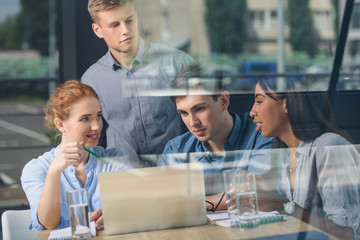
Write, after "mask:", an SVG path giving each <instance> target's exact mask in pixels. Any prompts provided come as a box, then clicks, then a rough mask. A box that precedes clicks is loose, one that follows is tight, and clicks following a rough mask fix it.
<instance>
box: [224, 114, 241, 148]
mask: <svg viewBox="0 0 360 240" xmlns="http://www.w3.org/2000/svg"><path fill="white" fill-rule="evenodd" d="M229 113H230V115H231V116H232V117H233V118H234V126H233V129H232V130H231V134H230V137H229V138H228V139H227V140H226V143H225V150H234V149H235V144H236V140H237V138H238V137H239V135H240V129H241V119H240V117H239V116H238V115H237V114H235V113H233V112H229ZM227 145H229V146H230V149H226V146H227Z"/></svg>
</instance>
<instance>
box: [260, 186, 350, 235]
mask: <svg viewBox="0 0 360 240" xmlns="http://www.w3.org/2000/svg"><path fill="white" fill-rule="evenodd" d="M258 201H259V210H261V211H274V210H277V211H283V208H284V203H286V202H288V201H289V200H288V199H287V198H286V197H283V196H281V195H280V194H278V193H277V192H275V191H258ZM291 216H293V217H295V218H297V219H300V220H301V221H303V222H306V223H308V224H310V225H312V226H314V227H317V228H319V229H321V230H323V231H325V232H328V233H330V234H332V235H334V236H336V237H339V238H341V239H353V238H354V235H353V230H352V229H351V228H349V227H341V226H339V225H336V224H335V223H334V222H333V221H331V220H329V219H327V218H324V217H320V216H317V215H315V214H311V212H309V211H308V210H305V209H303V208H302V207H300V206H298V205H296V204H295V211H294V213H292V214H291Z"/></svg>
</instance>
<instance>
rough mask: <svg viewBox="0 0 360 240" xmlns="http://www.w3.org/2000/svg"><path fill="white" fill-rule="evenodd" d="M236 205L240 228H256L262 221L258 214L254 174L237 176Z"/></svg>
mask: <svg viewBox="0 0 360 240" xmlns="http://www.w3.org/2000/svg"><path fill="white" fill-rule="evenodd" d="M234 178H235V189H236V190H235V192H236V204H237V210H238V214H239V222H240V227H241V228H243V229H248V228H256V227H258V226H259V224H260V221H259V219H258V217H257V214H258V198H257V192H256V178H255V174H254V173H250V172H240V173H237V174H236V175H235V177H234Z"/></svg>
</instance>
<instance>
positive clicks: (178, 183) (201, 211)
mask: <svg viewBox="0 0 360 240" xmlns="http://www.w3.org/2000/svg"><path fill="white" fill-rule="evenodd" d="M99 186H100V197H101V203H102V213H103V220H104V231H105V233H106V234H107V235H114V234H123V233H132V232H143V231H151V230H160V229H168V228H176V227H188V226H197V225H202V224H206V223H207V218H206V208H205V188H204V174H203V166H202V164H201V163H186V164H177V165H170V166H163V167H153V168H139V169H130V170H126V171H120V172H110V173H101V174H99Z"/></svg>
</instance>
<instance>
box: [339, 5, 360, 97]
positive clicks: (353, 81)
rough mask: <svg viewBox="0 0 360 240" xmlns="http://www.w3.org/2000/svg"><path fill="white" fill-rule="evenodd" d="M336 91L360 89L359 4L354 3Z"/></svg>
mask: <svg viewBox="0 0 360 240" xmlns="http://www.w3.org/2000/svg"><path fill="white" fill-rule="evenodd" d="M337 89H338V90H359V89H360V2H359V1H356V2H355V5H354V9H353V13H352V16H351V22H350V28H349V34H348V37H347V42H346V46H345V52H344V58H343V65H342V68H341V75H340V78H339V83H338V85H337Z"/></svg>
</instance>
